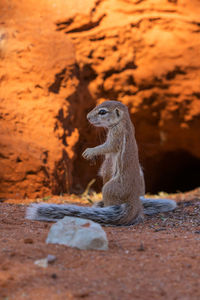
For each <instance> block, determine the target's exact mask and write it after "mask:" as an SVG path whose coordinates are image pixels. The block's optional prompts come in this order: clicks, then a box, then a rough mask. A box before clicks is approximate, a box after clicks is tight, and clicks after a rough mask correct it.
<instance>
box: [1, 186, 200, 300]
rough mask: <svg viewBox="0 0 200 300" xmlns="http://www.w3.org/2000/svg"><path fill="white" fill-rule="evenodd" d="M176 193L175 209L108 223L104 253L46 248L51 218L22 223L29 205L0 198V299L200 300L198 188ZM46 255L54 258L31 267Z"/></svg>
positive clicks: (199, 192)
mask: <svg viewBox="0 0 200 300" xmlns="http://www.w3.org/2000/svg"><path fill="white" fill-rule="evenodd" d="M173 198H176V199H177V201H179V205H178V208H177V209H176V211H175V212H171V213H164V214H159V215H157V216H154V217H147V218H146V220H145V222H144V223H143V224H139V225H137V226H131V227H119V228H114V227H106V228H104V229H105V231H106V233H107V235H108V240H109V250H108V251H105V252H104V251H80V250H78V249H73V248H69V247H66V246H60V245H51V244H49V245H46V244H45V239H46V237H47V234H48V230H49V228H50V226H51V224H50V223H44V222H33V221H28V220H25V219H24V214H25V209H26V205H24V204H9V203H8V202H9V201H7V202H6V203H2V204H1V211H0V214H1V215H0V220H1V221H0V228H1V230H0V245H1V249H0V299H1V300H22V299H27V300H28V299H30V300H32V299H33V300H35V299H41V300H43V299H50V300H51V299H52V300H55V299H59V300H60V299H67V300H68V299H82V298H84V299H91V300H92V299H95V300H96V299H99V300H100V299H114V300H118V299H123V300H124V299H125V300H126V299H143V300H146V299H159V300H160V299H169V300H172V299H173V300H175V299H176V300H178V299H180V300H183V299H184V300H197V299H200V290H199V285H200V269H199V262H200V254H199V241H200V221H199V209H200V189H197V190H196V191H193V192H191V193H187V194H178V195H176V196H174V197H173ZM61 200H62V199H61ZM183 200H184V201H183ZM48 254H52V255H55V256H56V258H57V259H56V261H55V262H54V263H52V264H49V266H48V267H47V268H46V269H43V268H41V267H38V266H36V265H34V261H35V260H38V259H41V258H45V257H46V256H47V255H48Z"/></svg>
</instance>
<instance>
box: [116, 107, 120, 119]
mask: <svg viewBox="0 0 200 300" xmlns="http://www.w3.org/2000/svg"><path fill="white" fill-rule="evenodd" d="M115 112H116V115H117V117H118V118H119V117H120V111H119V109H118V108H116V109H115Z"/></svg>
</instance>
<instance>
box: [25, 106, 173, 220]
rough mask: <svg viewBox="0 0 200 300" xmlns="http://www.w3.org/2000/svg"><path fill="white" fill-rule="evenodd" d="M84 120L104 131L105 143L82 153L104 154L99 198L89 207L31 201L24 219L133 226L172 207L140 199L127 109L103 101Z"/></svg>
mask: <svg viewBox="0 0 200 300" xmlns="http://www.w3.org/2000/svg"><path fill="white" fill-rule="evenodd" d="M87 119H88V120H89V122H90V123H91V124H92V125H94V126H96V127H104V128H106V129H107V130H108V133H107V139H106V141H105V143H103V144H102V145H99V146H96V147H94V148H87V149H86V150H85V151H84V152H83V154H82V155H83V157H84V158H85V159H88V160H89V159H93V158H95V157H96V156H97V155H104V157H105V159H104V162H103V164H102V166H101V168H100V172H99V174H100V175H101V176H102V177H103V188H102V195H103V199H102V201H99V202H97V203H96V204H95V205H94V206H93V207H81V206H77V205H68V204H60V205H59V204H58V205H57V204H48V203H46V204H45V203H44V204H43V203H41V204H32V205H31V206H30V207H28V209H27V215H26V217H27V219H30V220H42V221H56V220H57V219H62V218H63V217H65V216H75V217H80V218H86V219H90V220H93V221H95V222H98V223H101V224H104V225H133V224H136V223H139V222H140V221H142V220H143V214H147V215H151V214H155V213H159V212H166V211H171V210H173V209H175V207H176V203H175V202H174V201H173V200H168V199H146V198H144V194H145V184H144V175H143V172H142V169H141V166H140V163H139V158H138V147H137V143H136V140H135V133H134V127H133V124H132V122H131V119H130V116H129V112H128V108H127V107H126V106H125V105H124V104H122V103H121V102H119V101H105V102H103V103H102V104H100V105H98V106H96V107H95V108H94V109H93V110H92V111H91V112H89V113H88V115H87Z"/></svg>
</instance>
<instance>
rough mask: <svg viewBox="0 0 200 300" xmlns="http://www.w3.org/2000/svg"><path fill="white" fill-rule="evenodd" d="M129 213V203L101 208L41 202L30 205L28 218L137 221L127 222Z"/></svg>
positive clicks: (130, 223) (129, 223) (111, 221)
mask: <svg viewBox="0 0 200 300" xmlns="http://www.w3.org/2000/svg"><path fill="white" fill-rule="evenodd" d="M127 213H128V206H127V204H121V205H112V206H107V207H103V208H100V207H84V206H78V205H68V204H48V203H40V204H32V205H30V206H29V207H28V209H27V212H26V218H27V219H29V220H38V221H57V220H58V219H62V218H64V217H65V216H73V217H79V218H85V219H90V220H92V221H94V222H97V223H100V224H103V225H132V224H135V223H137V219H134V220H133V221H132V222H130V221H129V222H127V221H126V218H125V217H126V215H127ZM138 221H139V220H138Z"/></svg>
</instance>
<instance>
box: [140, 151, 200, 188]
mask: <svg viewBox="0 0 200 300" xmlns="http://www.w3.org/2000/svg"><path fill="white" fill-rule="evenodd" d="M149 167H150V166H149ZM154 167H155V173H154V174H152V168H154ZM148 173H149V174H152V176H151V175H149V174H148ZM148 173H147V174H145V180H146V192H150V193H158V192H160V191H163V192H167V193H175V192H178V191H180V192H186V191H190V190H192V189H195V188H197V187H199V186H200V159H198V158H196V157H195V156H193V155H191V154H190V153H189V152H187V151H183V150H179V151H173V152H167V153H165V154H164V155H163V156H162V158H161V159H159V160H158V161H157V163H156V164H154V166H151V171H150V172H148Z"/></svg>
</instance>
